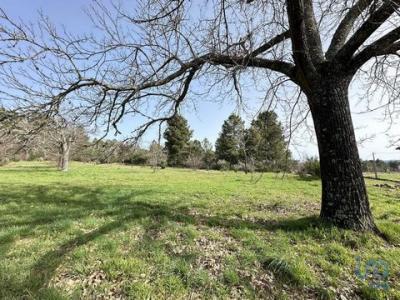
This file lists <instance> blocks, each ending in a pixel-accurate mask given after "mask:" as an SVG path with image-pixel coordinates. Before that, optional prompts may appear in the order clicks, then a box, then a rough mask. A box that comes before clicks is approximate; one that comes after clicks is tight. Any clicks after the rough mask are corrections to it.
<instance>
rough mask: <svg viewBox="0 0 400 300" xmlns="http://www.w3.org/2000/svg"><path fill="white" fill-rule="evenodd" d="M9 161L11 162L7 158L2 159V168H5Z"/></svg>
mask: <svg viewBox="0 0 400 300" xmlns="http://www.w3.org/2000/svg"><path fill="white" fill-rule="evenodd" d="M9 161H10V160H9V159H8V158H7V157H5V158H2V159H0V167H2V166H5V165H6V164H8V163H9Z"/></svg>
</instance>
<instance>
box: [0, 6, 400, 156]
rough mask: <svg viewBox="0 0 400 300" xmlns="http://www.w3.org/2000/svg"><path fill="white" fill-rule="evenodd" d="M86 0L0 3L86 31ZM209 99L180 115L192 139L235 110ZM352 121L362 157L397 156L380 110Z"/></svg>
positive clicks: (312, 148)
mask: <svg viewBox="0 0 400 300" xmlns="http://www.w3.org/2000/svg"><path fill="white" fill-rule="evenodd" d="M90 2H91V1H90V0H69V1H65V0H1V4H0V6H1V8H3V9H4V10H5V11H6V12H7V13H8V14H10V15H11V16H12V17H19V18H21V19H23V20H24V21H34V20H35V19H36V18H37V12H38V10H40V9H41V10H43V12H44V13H45V14H46V15H48V16H49V17H50V19H51V20H52V21H53V22H54V23H55V24H56V25H61V24H62V25H65V26H66V27H67V29H68V30H69V31H81V32H82V31H90V26H91V24H90V20H89V19H88V17H87V16H86V14H85V13H84V8H85V7H86V6H87V5H88V4H90ZM132 3H134V1H132ZM353 92H354V91H353ZM355 92H356V91H355ZM250 96H251V95H250ZM255 96H256V95H255ZM211 100H214V99H210V101H202V102H199V103H198V104H196V110H194V109H184V110H183V115H184V116H185V117H186V118H187V119H188V121H189V124H190V127H191V128H192V129H193V131H194V138H197V139H200V140H201V139H203V138H208V139H209V140H210V141H212V142H214V141H215V139H216V138H217V136H218V132H219V131H220V128H221V125H222V123H223V121H224V119H226V118H227V117H228V115H229V114H230V113H231V112H233V111H235V108H236V107H235V103H234V102H235V101H234V99H227V100H230V101H224V104H223V105H221V104H217V103H213V101H211ZM216 100H222V99H216ZM355 102H356V101H354V103H355ZM352 106H353V107H352V110H353V111H354V112H356V111H360V110H361V107H357V106H356V105H355V104H353V105H352ZM278 114H279V112H278ZM353 120H354V123H355V128H356V134H357V136H358V137H359V138H362V137H365V136H375V138H373V139H372V140H370V141H368V142H365V143H363V144H362V145H361V146H360V148H359V150H360V154H361V157H362V158H363V159H371V157H372V156H371V155H372V152H375V153H377V154H376V156H377V157H378V158H381V159H400V151H395V150H394V148H388V147H387V146H388V145H389V138H388V137H387V134H386V133H385V130H386V129H387V126H388V123H386V122H385V121H382V115H381V114H380V113H368V114H353ZM133 123H134V122H133V121H131V120H125V122H123V124H122V125H121V129H122V132H123V133H125V134H128V133H129V132H130V131H131V130H132V129H133V127H134V126H133ZM389 133H390V134H395V133H400V125H399V124H395V125H393V126H392V128H391V130H390V132H389ZM153 138H154V131H152V132H149V133H148V134H147V135H146V136H145V137H144V142H145V143H148V142H149V141H151V140H152V139H153ZM292 152H293V154H294V156H295V157H296V158H304V157H305V156H313V155H317V147H316V144H315V143H310V142H309V140H308V139H305V140H304V142H302V143H301V146H297V147H296V148H293V149H292Z"/></svg>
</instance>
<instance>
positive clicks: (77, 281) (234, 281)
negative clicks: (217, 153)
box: [0, 162, 400, 299]
mask: <svg viewBox="0 0 400 300" xmlns="http://www.w3.org/2000/svg"><path fill="white" fill-rule="evenodd" d="M367 183H368V188H369V194H370V199H371V206H372V210H373V213H374V216H375V219H376V222H377V224H378V226H379V228H380V229H381V230H382V232H384V233H385V234H386V235H387V237H388V241H384V240H382V239H381V238H379V237H377V236H374V235H371V234H367V233H359V232H352V231H345V230H339V229H337V228H333V227H329V226H326V225H324V224H321V223H320V222H319V220H318V213H319V198H320V183H319V181H316V180H311V181H303V180H300V179H299V178H298V177H296V176H294V175H289V176H288V177H286V178H282V176H281V175H277V174H263V175H259V174H255V175H254V174H253V175H246V174H243V173H234V172H218V171H200V170H199V171H192V170H184V169H168V168H167V169H165V170H159V171H157V172H155V173H153V171H152V170H151V169H150V168H142V167H127V166H120V165H89V164H80V163H73V164H72V166H71V171H70V172H67V173H63V172H58V171H56V169H55V168H54V167H53V166H52V165H51V164H49V163H35V162H30V163H13V164H9V165H7V166H4V167H1V168H0V270H1V272H0V298H4V299H13V298H15V299H20V298H23V297H25V298H27V299H63V298H68V299H69V298H86V299H91V298H93V295H98V296H104V297H105V298H111V299H112V298H113V297H114V298H117V297H122V298H139V299H143V298H154V299H158V298H171V299H179V298H182V299H184V298H185V299H186V298H190V297H192V298H196V297H200V298H210V297H211V298H213V297H214V298H215V297H216V298H229V299H232V298H266V297H271V298H273V297H275V298H278V299H292V298H293V297H294V296H298V295H304V298H307V297H308V298H318V297H319V298H323V299H334V298H335V296H339V295H340V294H342V295H345V296H346V297H347V298H348V299H351V298H353V297H355V296H356V295H359V296H360V297H362V298H363V299H364V298H371V299H386V298H387V297H389V298H390V299H400V292H399V290H400V283H399V280H398V278H400V248H399V244H400V189H396V188H393V189H392V188H386V187H380V186H376V184H377V182H376V181H374V180H368V181H367ZM391 185H394V184H392V183H391ZM356 257H359V259H360V261H361V262H362V263H365V262H367V261H368V259H381V260H384V261H385V262H387V264H388V266H389V278H388V285H389V289H388V290H383V289H376V288H372V287H371V286H370V285H369V284H370V283H371V282H370V281H369V280H365V281H362V280H360V279H359V278H357V276H356V274H355V268H356ZM396 297H397V298H396ZM300 298H301V297H300Z"/></svg>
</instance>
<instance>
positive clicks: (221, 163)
mask: <svg viewBox="0 0 400 300" xmlns="http://www.w3.org/2000/svg"><path fill="white" fill-rule="evenodd" d="M215 168H216V169H217V170H220V171H228V170H229V169H230V165H229V163H228V162H227V161H226V160H224V159H219V160H218V161H217V163H216V165H215Z"/></svg>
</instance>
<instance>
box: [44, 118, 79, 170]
mask: <svg viewBox="0 0 400 300" xmlns="http://www.w3.org/2000/svg"><path fill="white" fill-rule="evenodd" d="M41 134H42V135H43V136H44V137H45V139H46V141H47V145H48V147H49V148H50V149H57V167H58V169H59V170H60V171H64V172H66V171H68V169H69V160H70V155H71V148H72V147H73V145H74V144H76V143H77V142H78V140H79V139H82V137H83V136H85V132H84V128H83V126H80V125H78V124H76V123H73V122H72V121H69V120H67V119H66V118H63V117H60V116H56V117H53V118H52V119H51V120H48V122H47V124H46V127H45V128H44V129H43V130H42V131H41Z"/></svg>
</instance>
